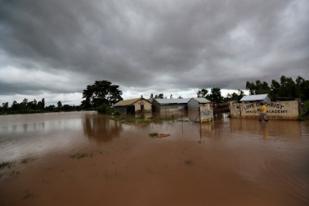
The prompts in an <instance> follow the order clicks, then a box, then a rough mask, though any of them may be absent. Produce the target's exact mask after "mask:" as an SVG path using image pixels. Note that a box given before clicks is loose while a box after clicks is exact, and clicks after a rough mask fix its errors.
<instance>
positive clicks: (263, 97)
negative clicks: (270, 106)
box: [240, 94, 271, 103]
mask: <svg viewBox="0 0 309 206" xmlns="http://www.w3.org/2000/svg"><path fill="white" fill-rule="evenodd" d="M240 101H241V102H265V103H269V102H271V100H270V98H269V97H268V94H256V95H248V96H244V97H243V98H241V100H240Z"/></svg>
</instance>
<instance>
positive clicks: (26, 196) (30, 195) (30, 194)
mask: <svg viewBox="0 0 309 206" xmlns="http://www.w3.org/2000/svg"><path fill="white" fill-rule="evenodd" d="M33 197H34V194H33V193H31V192H26V193H25V195H24V196H23V199H24V200H26V199H30V198H33Z"/></svg>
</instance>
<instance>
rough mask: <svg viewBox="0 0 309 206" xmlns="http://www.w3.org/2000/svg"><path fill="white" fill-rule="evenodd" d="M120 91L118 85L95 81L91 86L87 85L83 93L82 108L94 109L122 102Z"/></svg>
mask: <svg viewBox="0 0 309 206" xmlns="http://www.w3.org/2000/svg"><path fill="white" fill-rule="evenodd" d="M121 95H122V91H121V90H120V89H119V86H118V85H114V84H112V83H111V82H109V81H106V80H103V81H95V83H94V84H93V85H88V86H87V88H86V89H85V90H84V91H83V99H84V100H83V101H82V107H83V108H85V109H87V108H96V107H99V106H101V105H109V106H111V105H112V104H114V103H116V102H118V101H120V100H122V97H121Z"/></svg>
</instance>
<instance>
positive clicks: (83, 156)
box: [70, 152, 93, 159]
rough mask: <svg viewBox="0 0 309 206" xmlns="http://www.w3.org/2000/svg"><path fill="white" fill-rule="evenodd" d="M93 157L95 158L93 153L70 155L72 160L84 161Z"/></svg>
mask: <svg viewBox="0 0 309 206" xmlns="http://www.w3.org/2000/svg"><path fill="white" fill-rule="evenodd" d="M92 156H93V154H92V153H80V152H77V153H75V154H72V155H70V157H71V158H72V159H82V158H86V157H92Z"/></svg>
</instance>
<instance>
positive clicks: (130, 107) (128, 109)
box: [113, 98, 152, 114]
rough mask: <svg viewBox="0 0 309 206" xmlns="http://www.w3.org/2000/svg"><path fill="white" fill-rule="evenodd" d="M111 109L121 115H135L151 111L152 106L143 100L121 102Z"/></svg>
mask: <svg viewBox="0 0 309 206" xmlns="http://www.w3.org/2000/svg"><path fill="white" fill-rule="evenodd" d="M113 107H114V108H115V109H116V110H117V111H119V112H120V113H123V114H137V113H146V112H151V111H152V104H151V102H150V101H149V100H147V99H144V98H135V99H126V100H121V101H119V102H117V103H116V104H114V105H113Z"/></svg>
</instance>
